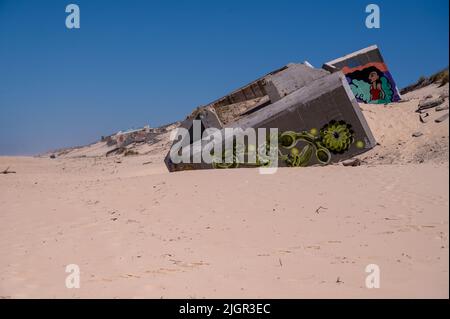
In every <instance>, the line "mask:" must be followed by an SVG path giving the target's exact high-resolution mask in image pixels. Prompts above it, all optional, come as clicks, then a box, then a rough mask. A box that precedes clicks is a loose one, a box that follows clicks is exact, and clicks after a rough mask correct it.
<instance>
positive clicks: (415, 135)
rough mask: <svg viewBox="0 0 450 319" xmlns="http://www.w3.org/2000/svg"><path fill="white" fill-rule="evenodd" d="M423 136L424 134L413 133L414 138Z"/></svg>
mask: <svg viewBox="0 0 450 319" xmlns="http://www.w3.org/2000/svg"><path fill="white" fill-rule="evenodd" d="M422 135H423V133H422V132H414V133H412V137H420V136H422Z"/></svg>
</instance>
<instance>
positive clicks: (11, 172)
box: [0, 167, 16, 174]
mask: <svg viewBox="0 0 450 319" xmlns="http://www.w3.org/2000/svg"><path fill="white" fill-rule="evenodd" d="M15 173H16V172H15V171H10V170H9V167H8V168H6V169H5V170H4V171H1V172H0V174H15Z"/></svg>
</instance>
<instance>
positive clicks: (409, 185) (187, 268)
mask: <svg viewBox="0 0 450 319" xmlns="http://www.w3.org/2000/svg"><path fill="white" fill-rule="evenodd" d="M444 89H445V90H447V91H446V92H447V93H448V85H447V86H446V87H445V88H444ZM427 90H431V92H432V93H433V94H440V93H441V91H442V90H441V89H439V90H438V89H437V88H436V87H434V88H431V89H430V88H425V89H422V91H420V92H419V97H416V96H412V95H411V96H410V97H409V98H410V101H409V102H405V103H396V104H392V105H388V106H373V105H362V106H361V107H362V108H363V111H364V115H365V116H366V118H367V121H368V122H369V125H370V127H371V129H372V131H373V132H374V135H375V137H376V139H377V141H378V142H379V143H380V145H379V146H377V147H376V148H375V149H373V150H371V151H370V152H368V153H365V154H362V155H361V156H360V158H361V160H362V161H363V165H361V166H358V167H344V166H342V165H340V164H336V165H329V166H326V167H307V168H282V169H279V170H278V172H277V173H276V174H273V175H260V174H259V173H258V170H257V169H235V170H204V171H186V172H177V173H169V172H168V171H167V169H166V167H165V166H164V164H163V162H162V160H163V157H164V156H165V152H166V151H167V147H168V145H170V143H168V142H167V141H166V142H162V143H159V144H158V145H155V146H154V147H153V148H149V146H148V145H145V146H141V148H139V147H137V148H136V149H137V150H138V151H139V153H140V155H136V156H110V157H105V156H104V155H102V154H104V151H105V149H103V148H102V147H103V146H102V145H101V144H100V143H97V144H93V145H91V146H89V147H86V148H82V149H76V150H74V151H73V152H69V153H66V154H65V155H64V156H63V155H61V156H58V157H57V158H55V159H51V158H49V157H48V156H41V157H0V170H3V169H4V168H7V167H10V170H12V171H15V173H14V174H3V175H2V174H0V256H1V258H0V269H1V276H0V296H1V298H67V297H68V298H95V297H100V298H204V297H208V298H316V297H319V298H399V297H401V298H448V297H449V293H448V291H449V272H448V271H449V239H448V234H449V224H448V221H449V214H448V209H449V197H448V195H449V187H448V180H449V166H448V129H449V126H448V120H447V121H446V122H443V123H439V124H437V123H434V121H429V122H427V123H421V122H420V121H419V120H418V114H417V113H414V109H415V108H417V104H418V101H419V98H420V96H424V95H426V94H428V91H427ZM413 93H414V94H417V92H413ZM446 103H448V98H447V100H446ZM433 112H434V111H433ZM438 115H439V114H438V112H436V115H435V114H434V113H433V114H432V115H431V116H432V117H433V116H438ZM418 130H420V131H421V132H422V133H423V136H420V137H412V136H411V134H412V133H413V132H415V131H418ZM99 149H102V151H101V152H99V151H98V150H99ZM144 150H145V151H144ZM102 152H103V153H102ZM100 153H102V154H100ZM68 264H77V265H79V267H80V271H81V277H80V278H81V287H80V288H79V289H67V288H66V286H65V279H66V277H67V275H68V274H67V273H66V272H65V268H66V266H67V265H68ZM369 264H376V265H378V266H379V268H380V274H381V279H380V285H381V286H380V288H379V289H368V288H367V287H366V285H365V279H366V276H367V275H368V274H367V273H366V272H365V268H366V266H367V265H369Z"/></svg>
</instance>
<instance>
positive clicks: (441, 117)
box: [434, 113, 448, 123]
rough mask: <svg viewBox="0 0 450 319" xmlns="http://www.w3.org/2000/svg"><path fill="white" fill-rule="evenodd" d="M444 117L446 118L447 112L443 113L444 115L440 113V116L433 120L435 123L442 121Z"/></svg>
mask: <svg viewBox="0 0 450 319" xmlns="http://www.w3.org/2000/svg"><path fill="white" fill-rule="evenodd" d="M446 119H448V113H447V114H444V115H442V116H440V117H438V118H437V119H435V120H434V121H435V122H436V123H441V122H444V121H445V120H446Z"/></svg>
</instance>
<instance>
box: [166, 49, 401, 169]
mask: <svg viewBox="0 0 450 319" xmlns="http://www.w3.org/2000/svg"><path fill="white" fill-rule="evenodd" d="M353 60H355V61H357V62H349V61H353ZM382 61H383V60H382V57H381V54H380V53H379V50H378V48H377V47H370V48H368V49H365V50H361V51H358V52H357V53H355V54H352V55H350V56H346V57H344V58H341V59H337V60H334V61H331V62H328V63H326V64H324V66H323V68H322V69H317V68H313V67H311V66H310V65H307V64H293V63H291V64H288V65H286V66H284V67H282V68H280V69H278V70H275V71H273V72H270V73H268V74H266V75H265V76H263V77H261V78H259V79H257V80H255V81H253V82H251V83H249V84H247V85H245V86H243V87H241V88H240V89H237V90H235V91H233V92H232V93H230V94H228V95H226V96H224V97H222V98H220V99H218V100H216V101H214V102H212V103H210V104H208V105H206V106H203V107H200V108H197V109H196V110H195V111H194V112H193V113H192V114H191V115H190V116H189V117H188V118H187V119H186V120H185V121H184V122H182V124H181V126H180V127H181V128H184V129H186V130H187V131H188V132H189V134H186V135H185V136H181V135H180V136H179V137H178V138H177V139H176V140H175V141H174V145H176V144H177V143H178V144H184V145H190V146H193V147H191V149H190V156H189V160H187V161H182V162H176V163H175V162H174V161H173V160H172V158H171V152H169V153H168V154H167V156H166V158H165V163H166V166H167V168H168V169H169V171H179V170H186V169H207V168H217V167H248V166H250V167H253V166H255V165H246V163H233V164H232V165H215V163H208V162H205V161H203V160H201V161H200V162H199V161H197V162H196V161H195V158H197V159H198V158H200V157H201V156H197V157H196V155H198V154H199V153H201V152H202V150H203V147H204V146H205V144H207V139H205V140H203V139H202V136H201V135H200V136H198V134H197V136H194V135H195V134H194V129H193V128H194V125H193V123H194V120H198V121H200V129H199V130H200V132H201V133H202V134H203V133H204V132H205V131H206V130H208V129H212V128H214V129H218V130H221V132H222V134H221V136H225V134H224V130H225V129H227V128H234V129H241V130H244V131H245V130H246V129H247V128H254V129H258V128H264V129H266V130H267V135H268V134H269V131H268V129H269V128H277V129H278V146H279V148H278V159H279V160H278V163H277V165H278V166H294V167H295V166H308V165H315V164H319V165H324V164H328V163H333V162H338V161H341V160H344V159H348V158H351V157H353V156H355V155H358V154H361V153H363V152H365V151H367V150H369V149H371V148H373V147H374V146H375V145H376V141H375V138H374V137H373V135H372V132H371V131H370V128H369V126H368V124H367V122H366V120H365V118H364V116H363V114H362V112H361V110H360V107H359V105H358V101H359V102H361V101H363V100H362V99H361V97H362V96H361V95H359V94H358V91H357V90H355V86H356V85H357V84H359V85H363V84H361V83H360V82H357V81H362V80H357V81H353V80H355V78H352V77H351V76H352V72H350V73H349V72H348V71H349V70H350V71H355V70H357V69H358V70H362V69H364V68H367V67H371V66H374V65H375V66H378V67H381V65H382V64H384V62H382ZM351 63H353V64H354V65H357V66H354V67H353V68H350V67H349V66H348V65H351ZM362 63H365V64H362ZM359 64H361V65H359ZM355 68H356V69H355ZM382 70H384V71H385V73H383V74H384V76H385V77H386V76H387V75H388V74H387V73H386V72H387V71H386V70H387V69H383V68H382ZM369 74H370V73H369ZM389 76H390V74H389ZM374 78H375V76H374ZM390 79H391V77H390V78H389V80H390ZM377 80H378V79H377ZM385 80H388V78H385ZM385 80H383V81H385ZM380 81H381V80H380ZM377 83H378V82H377ZM383 83H384V84H386V83H385V82H383ZM389 83H393V80H392V82H389ZM390 85H391V87H390V88H391V89H393V91H392V94H390V95H389V96H390V98H391V100H392V101H395V100H398V99H399V98H400V97H399V95H398V92H397V89H396V87H395V86H394V87H392V84H390ZM393 85H395V84H393ZM374 88H375V89H376V88H377V87H376V86H375V87H374ZM394 91H395V92H394ZM372 93H375V94H376V93H377V92H374V90H372ZM369 94H370V89H369ZM378 94H379V95H380V93H378ZM386 95H388V94H386ZM364 102H367V103H371V102H370V101H364ZM372 102H373V101H372ZM384 102H387V101H384ZM380 103H381V102H380ZM221 143H226V141H225V138H223V140H222V141H221ZM247 146H248V145H247ZM172 155H173V154H172ZM238 164H239V165H238ZM257 166H258V165H257Z"/></svg>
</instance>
